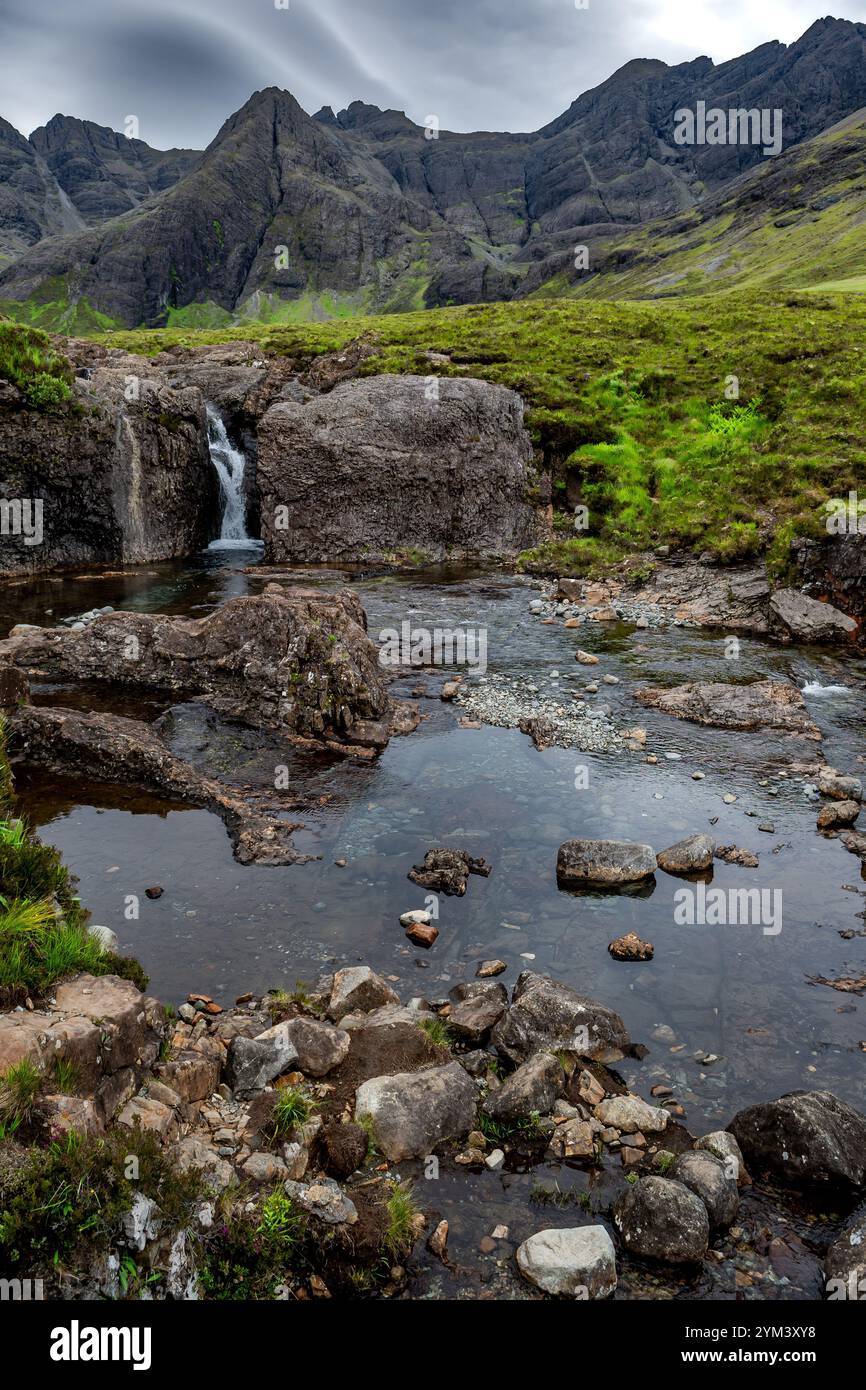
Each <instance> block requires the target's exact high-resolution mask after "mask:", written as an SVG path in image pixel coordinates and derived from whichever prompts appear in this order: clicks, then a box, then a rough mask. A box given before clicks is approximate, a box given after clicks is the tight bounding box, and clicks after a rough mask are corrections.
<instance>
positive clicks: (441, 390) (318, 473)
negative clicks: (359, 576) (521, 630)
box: [258, 376, 535, 561]
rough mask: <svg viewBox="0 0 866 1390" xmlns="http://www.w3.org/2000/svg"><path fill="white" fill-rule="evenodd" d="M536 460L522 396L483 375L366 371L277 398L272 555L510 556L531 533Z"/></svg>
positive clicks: (265, 431) (271, 455) (263, 484)
mask: <svg viewBox="0 0 866 1390" xmlns="http://www.w3.org/2000/svg"><path fill="white" fill-rule="evenodd" d="M531 462H532V445H531V443H530V439H529V436H528V434H527V433H526V430H525V428H524V425H523V402H522V401H521V399H520V397H519V396H517V395H516V394H515V393H514V392H513V391H508V390H506V389H505V388H504V387H501V386H494V385H491V384H490V383H488V382H484V381H475V380H471V379H463V378H449V377H441V378H437V379H436V380H435V382H433V383H432V385H431V384H430V383H429V381H428V379H427V378H425V377H417V376H379V377H367V378H364V379H360V380H353V381H345V382H342V383H340V384H339V385H338V386H336V387H335V388H334V390H333V391H330V392H328V393H327V394H325V395H322V396H317V397H315V398H313V399H312V400H309V401H306V402H305V401H282V402H280V403H278V404H276V405H274V406H272V408H271V409H270V410H269V411H268V412H267V414H266V415H265V416H264V418H263V419H262V420H261V422H260V425H259V455H258V487H259V493H260V497H261V514H262V536H263V539H264V542H265V554H266V557H267V559H269V560H273V561H299V560H305V561H320V560H334V559H339V560H370V559H374V558H377V557H378V558H383V557H385V556H387V555H389V554H390V553H392V552H393V551H399V550H402V549H407V550H412V551H421V552H423V553H424V554H425V555H427V556H429V557H430V558H434V559H442V558H443V557H445V556H446V555H476V556H481V555H488V556H492V555H506V554H512V555H513V554H515V553H516V552H518V551H520V550H522V549H524V548H525V547H526V546H527V545H530V544H532V542H533V539H534V536H535V517H534V513H533V509H532V507H531V506H530V504H529V502H528V501H527V493H528V487H529V481H530V477H529V470H530V465H531Z"/></svg>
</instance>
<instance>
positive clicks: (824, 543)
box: [791, 508, 866, 621]
mask: <svg viewBox="0 0 866 1390" xmlns="http://www.w3.org/2000/svg"><path fill="white" fill-rule="evenodd" d="M852 520H853V522H854V526H852V527H851V528H850V529H849V530H848V531H847V532H846V533H843V534H841V535H837V536H828V537H827V538H826V540H820V541H818V540H809V539H798V540H795V541H793V542H792V545H791V550H792V554H793V557H794V561H795V563H796V565H797V569H798V571H799V574H800V578H801V579H802V580H803V583H804V584H805V586H806V591H807V592H808V593H809V594H810V595H811V596H812V597H813V598H818V599H822V598H823V599H827V600H829V602H830V603H832V604H834V605H835V607H836V608H840V609H841V610H842V612H843V613H848V614H849V615H850V616H851V617H853V618H856V619H858V621H859V620H862V619H863V617H864V616H866V523H864V520H863V514H862V513H860V512H857V511H856V508H855V514H854V516H853V518H852ZM855 528H856V529H855Z"/></svg>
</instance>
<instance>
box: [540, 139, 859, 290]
mask: <svg viewBox="0 0 866 1390" xmlns="http://www.w3.org/2000/svg"><path fill="white" fill-rule="evenodd" d="M589 252H590V265H591V269H590V271H589V272H586V273H585V274H583V275H582V276H579V277H578V276H573V275H571V274H570V273H569V274H568V275H562V276H560V277H558V278H557V279H555V280H553V281H550V282H548V284H547V285H546V286H545V287H544V289H543V290H542V291H539V293H541V294H545V295H548V294H566V295H570V296H575V297H578V298H583V297H586V298H590V299H633V298H655V297H660V296H669V295H695V294H718V293H719V292H720V291H725V290H731V289H748V288H758V287H767V288H774V289H778V288H782V287H784V288H785V289H792V290H793V289H815V288H817V289H828V290H829V289H837V290H840V291H847V292H855V293H862V292H863V289H864V287H866V278H864V277H866V112H863V111H859V112H857V113H856V114H855V115H853V116H849V117H848V118H847V119H846V120H844V121H841V122H840V123H839V124H838V125H836V126H834V127H833V128H832V129H831V130H828V131H826V132H824V134H822V135H819V136H817V137H816V138H815V139H814V140H809V141H807V142H806V143H805V144H802V145H797V146H795V147H793V148H792V149H791V150H789V151H787V152H786V153H783V154H781V155H779V156H778V157H777V158H775V159H772V158H770V159H767V160H766V161H765V162H764V163H763V164H762V165H761V166H760V167H759V168H758V169H757V170H756V171H755V172H754V173H752V174H749V175H747V176H745V177H744V178H742V179H740V180H738V181H737V183H735V184H734V185H732V186H731V187H730V188H728V189H727V190H725V191H724V192H723V193H720V194H718V195H716V196H714V197H712V198H708V199H707V200H706V201H705V202H703V203H701V204H700V205H699V206H698V207H696V208H692V209H691V210H690V211H689V212H688V213H685V214H683V215H682V216H678V217H669V218H663V219H660V220H658V221H656V222H651V223H647V224H646V225H644V226H643V227H641V228H639V229H636V230H635V231H634V232H632V233H630V234H626V235H618V236H616V237H613V238H608V239H607V240H604V241H601V242H599V243H598V244H593V245H592V246H590V248H589Z"/></svg>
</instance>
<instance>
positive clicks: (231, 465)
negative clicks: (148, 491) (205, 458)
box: [207, 405, 259, 550]
mask: <svg viewBox="0 0 866 1390" xmlns="http://www.w3.org/2000/svg"><path fill="white" fill-rule="evenodd" d="M207 437H208V447H209V449H210V457H211V463H212V464H213V466H214V468H215V469H216V473H217V477H218V478H219V480H220V493H221V495H222V501H223V518H222V528H221V530H220V538H219V540H218V541H213V542H212V544H211V546H210V549H211V550H231V549H235V548H236V549H240V548H241V547H246V548H250V547H252V546H258V544H259V542H258V541H254V540H251V539H250V537H249V536H248V535H247V525H246V522H247V502H246V496H245V494H244V469H245V468H246V463H247V461H246V459H245V458H244V456H243V454H242V453H241V452H240V450H239V449H233V448H232V446H231V443H230V442H229V437H228V435H227V434H226V427H225V424H224V422H223V419H222V417H221V416H220V414H219V413H218V411H216V410H215V409H214V407H213V406H212V405H208V408H207Z"/></svg>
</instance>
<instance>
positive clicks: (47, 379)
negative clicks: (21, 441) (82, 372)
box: [0, 319, 72, 412]
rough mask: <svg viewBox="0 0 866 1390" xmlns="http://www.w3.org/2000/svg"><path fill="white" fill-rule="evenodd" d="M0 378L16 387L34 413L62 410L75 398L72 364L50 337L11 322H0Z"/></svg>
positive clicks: (38, 330) (3, 320)
mask: <svg viewBox="0 0 866 1390" xmlns="http://www.w3.org/2000/svg"><path fill="white" fill-rule="evenodd" d="M0 377H3V378H5V380H6V381H9V382H11V383H12V385H13V386H17V388H18V390H19V391H20V392H21V394H22V395H23V397H24V400H25V402H26V404H27V405H28V406H30V408H31V409H33V410H42V411H46V412H51V411H56V410H60V409H62V408H63V407H64V406H65V405H66V403H67V402H68V401H69V400H71V398H72V388H71V382H72V365H71V363H70V362H69V361H68V360H67V359H66V358H65V357H64V356H63V355H62V354H61V353H59V352H57V351H56V349H55V348H54V347H53V346H52V344H51V339H50V338H49V336H48V334H47V333H43V332H42V330H41V329H38V328H28V327H26V326H25V325H23V324H17V323H12V322H10V321H9V320H8V319H0Z"/></svg>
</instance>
